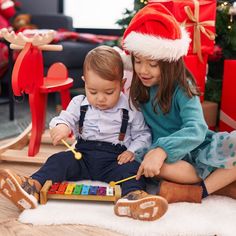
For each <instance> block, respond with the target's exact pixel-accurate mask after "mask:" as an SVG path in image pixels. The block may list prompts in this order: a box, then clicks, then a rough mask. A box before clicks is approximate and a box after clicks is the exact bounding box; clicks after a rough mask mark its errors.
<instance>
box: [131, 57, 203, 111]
mask: <svg viewBox="0 0 236 236" xmlns="http://www.w3.org/2000/svg"><path fill="white" fill-rule="evenodd" d="M132 62H133V67H134V58H133V57H132ZM158 65H159V67H160V73H161V75H160V77H161V81H160V84H159V85H158V92H157V94H156V95H155V98H154V100H153V101H152V105H153V109H154V111H155V112H157V105H159V107H160V109H161V110H162V112H163V113H164V114H165V113H168V112H169V110H170V106H171V101H172V96H173V93H174V91H175V88H176V86H177V85H179V86H180V87H181V88H182V89H183V90H184V91H185V93H186V94H187V96H189V97H190V98H191V97H193V96H195V95H196V96H200V91H199V89H198V87H197V85H196V81H195V79H194V78H193V76H192V74H191V73H190V72H189V71H188V70H187V68H186V67H185V64H184V61H183V59H182V58H181V59H179V60H178V61H175V62H167V61H158ZM148 100H149V88H148V87H145V86H144V85H143V84H142V82H141V81H140V79H139V78H138V76H137V74H136V73H135V71H134V73H133V79H132V82H131V87H130V102H132V103H133V105H134V106H135V108H136V109H140V105H141V104H142V103H146V102H148Z"/></svg>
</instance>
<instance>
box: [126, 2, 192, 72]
mask: <svg viewBox="0 0 236 236" xmlns="http://www.w3.org/2000/svg"><path fill="white" fill-rule="evenodd" d="M190 42H191V39H190V37H189V35H188V33H187V32H186V30H185V29H184V27H182V26H180V25H179V23H178V22H177V21H176V19H175V18H174V16H173V15H172V14H171V12H170V11H169V10H167V9H166V8H165V7H164V6H163V5H162V4H159V3H155V2H151V3H148V4H147V5H146V6H145V7H143V8H142V9H141V10H139V11H138V12H137V13H136V15H135V16H134V17H133V19H132V20H131V22H130V24H129V26H128V27H127V29H126V30H125V32H124V35H123V39H122V47H123V49H124V51H125V53H123V54H121V57H122V60H123V62H124V67H125V69H129V70H130V69H132V62H131V55H130V54H131V53H137V54H139V55H142V56H144V57H148V58H150V59H153V60H155V59H156V60H163V61H169V62H171V61H177V60H178V59H180V57H182V56H184V55H186V54H187V53H188V48H189V44H190Z"/></svg>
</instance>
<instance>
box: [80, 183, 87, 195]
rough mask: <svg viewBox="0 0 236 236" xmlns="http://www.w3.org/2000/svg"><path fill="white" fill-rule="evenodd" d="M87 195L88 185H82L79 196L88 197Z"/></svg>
mask: <svg viewBox="0 0 236 236" xmlns="http://www.w3.org/2000/svg"><path fill="white" fill-rule="evenodd" d="M88 194H89V185H83V188H82V191H81V195H88Z"/></svg>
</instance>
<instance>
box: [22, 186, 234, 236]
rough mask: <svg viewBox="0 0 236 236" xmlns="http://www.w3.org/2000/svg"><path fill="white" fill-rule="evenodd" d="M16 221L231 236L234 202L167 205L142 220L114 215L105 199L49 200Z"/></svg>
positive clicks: (170, 235) (162, 234) (213, 199)
mask: <svg viewBox="0 0 236 236" xmlns="http://www.w3.org/2000/svg"><path fill="white" fill-rule="evenodd" d="M87 183H88V182H87ZM93 185H94V182H93ZM98 185H99V186H102V185H104V184H101V183H99V184H98ZM18 220H19V221H20V222H22V223H31V224H34V225H52V224H84V225H92V226H98V227H100V228H106V229H111V230H113V231H117V232H119V233H122V234H124V235H129V236H132V235H135V236H145V235H147V236H154V235H155V236H157V235H158V236H213V235H217V236H235V235H236V201H235V200H233V199H230V198H226V197H220V196H210V197H208V198H207V199H205V200H203V202H202V204H194V203H175V204H170V205H169V209H168V212H167V213H166V214H165V215H164V216H163V217H162V218H161V219H159V220H157V221H153V222H142V221H137V220H133V219H130V218H126V217H118V216H116V215H115V214H114V213H113V204H112V203H108V202H103V203H97V202H85V201H64V200H50V201H48V203H47V204H46V205H40V206H39V207H38V208H37V209H32V210H25V211H24V212H22V213H21V215H20V216H19V219H18Z"/></svg>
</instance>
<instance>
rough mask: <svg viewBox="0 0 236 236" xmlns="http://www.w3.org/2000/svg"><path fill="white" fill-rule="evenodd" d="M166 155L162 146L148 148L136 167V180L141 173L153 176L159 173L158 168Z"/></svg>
mask: <svg viewBox="0 0 236 236" xmlns="http://www.w3.org/2000/svg"><path fill="white" fill-rule="evenodd" d="M166 157H167V154H166V152H165V151H164V150H163V149H162V148H156V149H152V150H150V151H149V152H148V153H147V154H146V155H145V156H144V159H143V161H142V163H141V165H140V167H139V169H138V172H137V177H136V180H139V179H140V177H141V175H144V176H145V177H151V178H152V177H154V176H157V175H159V174H160V169H161V167H162V165H163V163H164V161H165V159H166Z"/></svg>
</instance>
